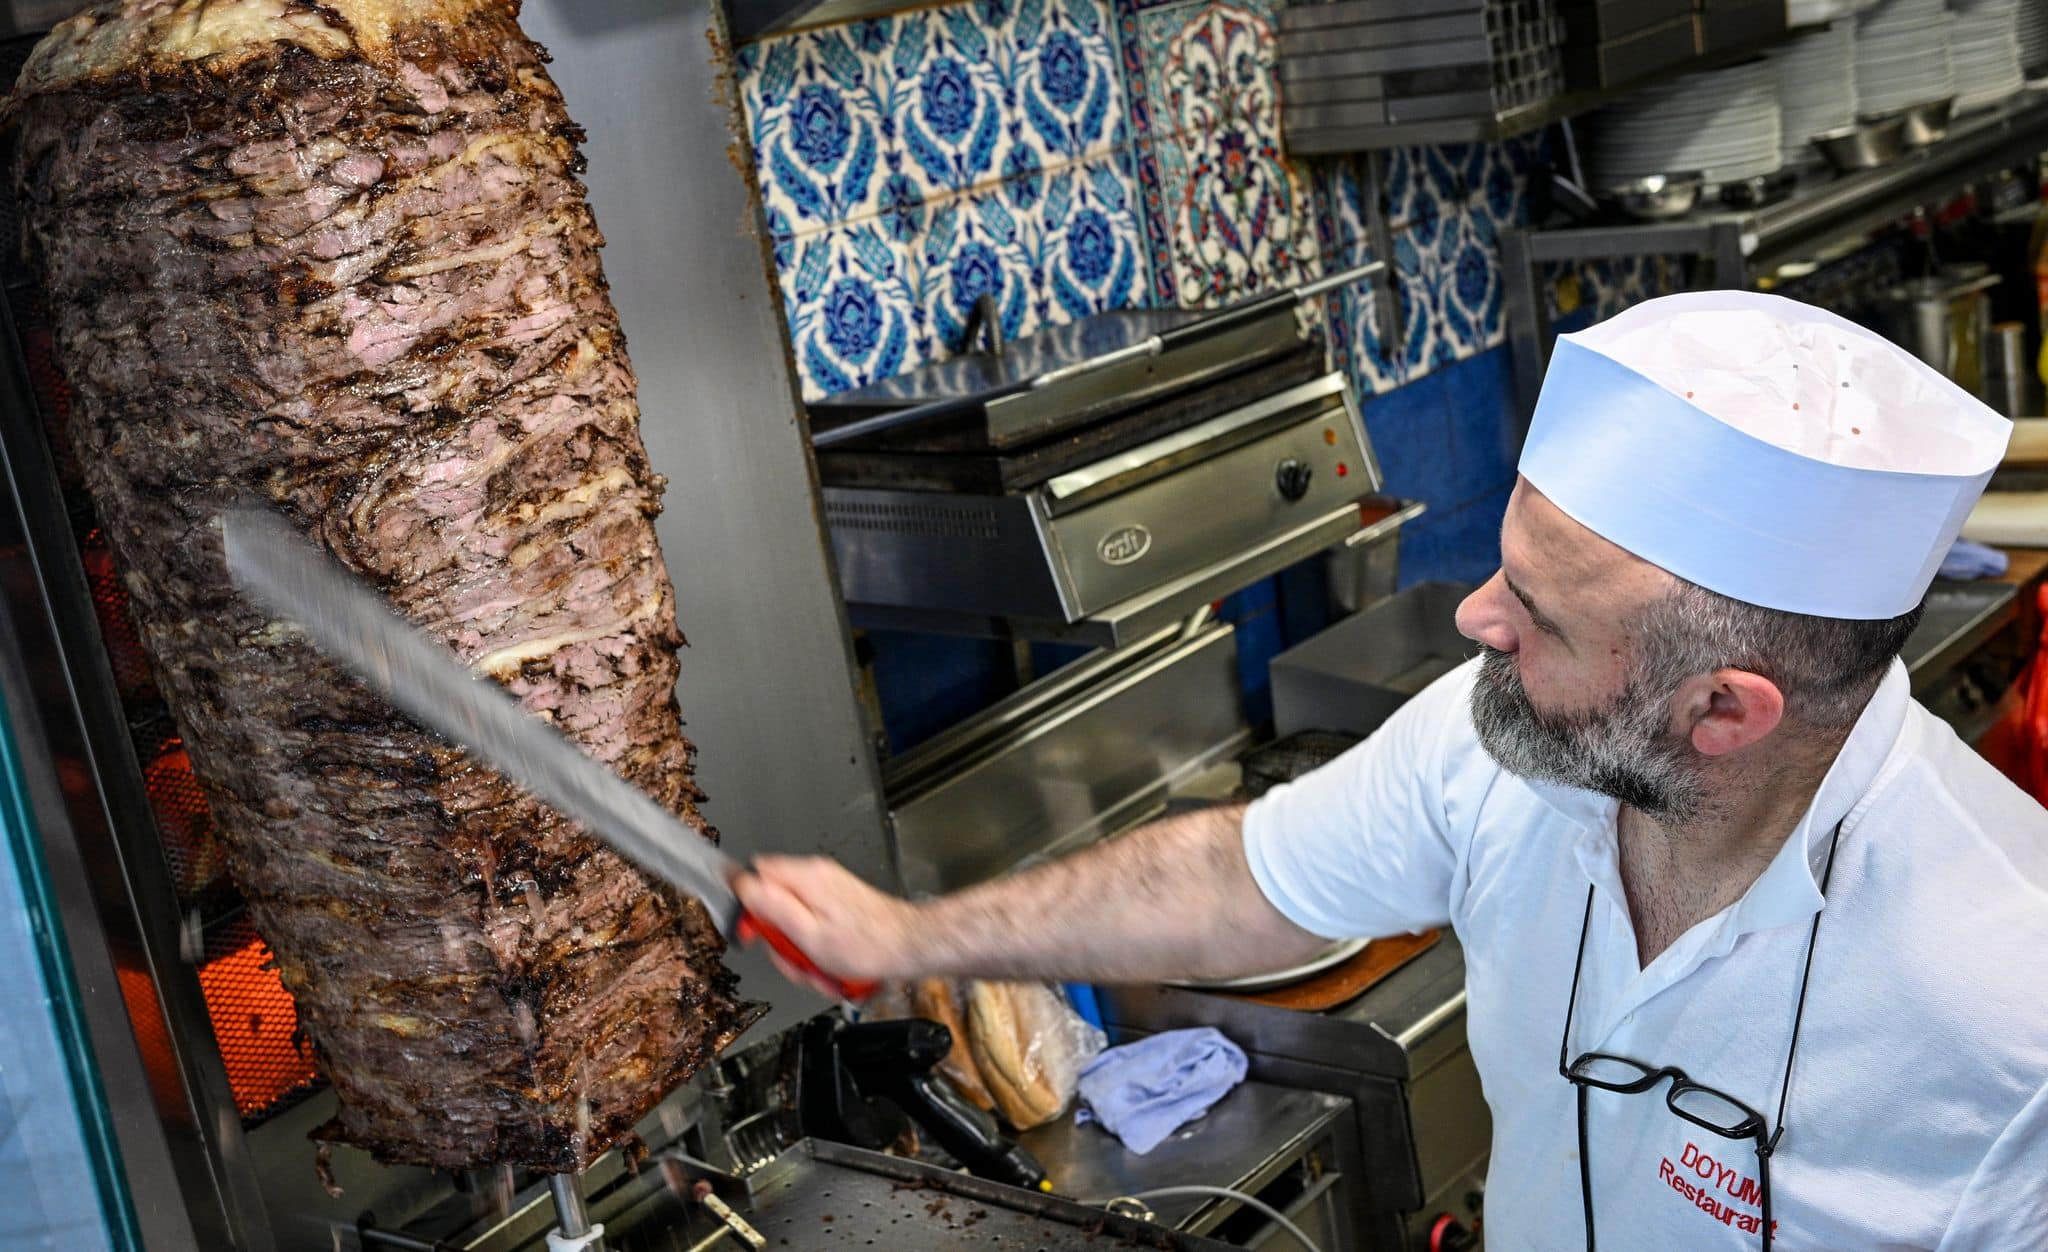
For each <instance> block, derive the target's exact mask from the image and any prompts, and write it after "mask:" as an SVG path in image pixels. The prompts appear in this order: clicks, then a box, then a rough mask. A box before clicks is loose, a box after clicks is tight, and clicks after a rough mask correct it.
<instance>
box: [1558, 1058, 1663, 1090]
mask: <svg viewBox="0 0 2048 1252" xmlns="http://www.w3.org/2000/svg"><path fill="white" fill-rule="evenodd" d="M1572 1073H1573V1074H1574V1075H1576V1076H1577V1077H1580V1078H1583V1079H1585V1080H1586V1081H1587V1082H1590V1083H1598V1084H1599V1085H1600V1086H1603V1087H1629V1086H1633V1085H1635V1084H1636V1083H1639V1082H1641V1081H1642V1080H1643V1079H1644V1078H1645V1077H1646V1076H1647V1075H1648V1074H1649V1073H1650V1071H1649V1070H1647V1069H1645V1068H1644V1067H1642V1066H1640V1065H1638V1064H1636V1063H1635V1062H1634V1061H1628V1060H1623V1059H1622V1058H1620V1057H1616V1056H1601V1055H1600V1054H1598V1053H1594V1054H1592V1055H1590V1056H1582V1057H1580V1058H1579V1059H1578V1061H1577V1062H1576V1063H1575V1064H1574V1065H1573V1066H1572Z"/></svg>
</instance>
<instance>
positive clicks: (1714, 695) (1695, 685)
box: [1673, 669, 1785, 756]
mask: <svg viewBox="0 0 2048 1252" xmlns="http://www.w3.org/2000/svg"><path fill="white" fill-rule="evenodd" d="M1673 712H1674V714H1675V715H1676V716H1677V717H1678V718H1679V719H1680V729H1681V730H1682V731H1683V732H1684V733H1685V734H1686V735H1687V737H1688V738H1690V739H1691V740H1692V746H1693V748H1694V749H1695V750H1696V751H1698V752H1699V754H1700V755H1701V756H1726V755H1728V754H1729V753H1731V752H1740V751H1742V750H1743V749H1744V748H1747V747H1749V746H1751V745H1752V744H1755V743H1758V742H1760V741H1762V740H1763V739H1765V738H1766V737H1768V736H1769V735H1770V733H1771V732H1772V731H1774V730H1776V729H1777V728H1778V726H1779V724H1780V723H1782V722H1783V721H1784V720H1785V693H1784V692H1782V691H1780V690H1778V684H1776V683H1774V682H1772V681H1771V680H1770V679H1768V678H1765V677H1764V676H1763V675H1761V674H1752V673H1750V672H1749V671H1748V670H1745V669H1717V670H1715V671H1714V672H1713V673H1711V674H1701V675H1699V676H1698V677H1696V678H1692V679H1688V680H1687V681H1686V682H1685V684H1684V685H1682V686H1681V687H1680V688H1679V689H1678V698H1677V700H1676V701H1675V702H1674V708H1673Z"/></svg>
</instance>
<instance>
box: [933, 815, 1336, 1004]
mask: <svg viewBox="0 0 2048 1252" xmlns="http://www.w3.org/2000/svg"><path fill="white" fill-rule="evenodd" d="M1243 818H1244V809H1243V808H1242V807H1238V806H1232V807H1226V808H1214V809H1203V810H1199V811H1197V812H1193V813H1185V814H1181V815H1179V816H1177V817H1172V818H1167V819H1165V820H1162V821H1158V822H1154V823H1152V824H1151V825H1149V826H1145V827H1142V828H1140V829H1138V830H1135V831H1132V832H1131V833H1130V834H1128V835H1124V836H1122V837H1120V838H1117V839H1113V840H1110V841H1108V842H1106V843H1101V844H1097V845H1096V846H1094V847H1091V848H1088V849H1086V850H1084V851H1081V852H1077V853H1075V854H1074V855H1072V856H1068V857H1064V858H1062V859H1060V860H1057V861H1051V862H1048V863H1046V864H1043V865H1038V866H1034V867H1033V868H1031V869H1028V870H1025V871H1023V872H1021V873H1017V874H1012V875H1009V876H1008V877H1005V878H999V879H996V880H994V881H992V882H987V883H983V884H981V885H979V886H975V887H970V888H968V889H967V890H965V891H961V892H957V893H955V894H953V895H948V896H942V897H940V898H938V899H935V900H929V901H925V902H922V903H920V904H918V905H917V906H916V909H917V916H916V923H917V924H916V927H915V933H914V938H913V939H912V943H913V945H914V946H915V948H916V949H917V950H916V953H915V957H914V963H915V964H916V965H917V966H918V967H919V968H921V969H923V970H925V971H926V972H928V973H931V974H936V975H946V976H955V977H988V978H1056V979H1071V980H1077V981H1091V982H1138V981H1147V980H1157V979H1161V978H1179V977H1211V978H1217V977H1231V976H1235V975H1240V974H1249V973H1259V972H1263V971H1266V970H1271V969H1279V968H1284V967H1285V966H1287V965H1288V964H1290V963H1291V962H1293V961H1295V960H1298V959H1301V958H1304V957H1306V956H1308V955H1309V954H1311V953H1313V952H1315V951H1316V950H1318V949H1319V948H1321V947H1322V946H1323V945H1324V943H1325V941H1324V940H1322V939H1319V938H1317V937H1316V936H1314V935H1311V934H1309V933H1308V932H1307V931H1304V930H1302V929H1301V928H1300V927H1298V926H1296V925H1295V924H1294V923H1292V922H1290V921H1288V920H1287V918H1286V917H1284V916H1283V915H1282V914H1281V913H1280V912H1279V910H1277V909H1275V908H1274V907H1273V906H1272V905H1271V904H1270V903H1268V902H1267V900H1266V897H1265V895H1264V893H1262V892H1261V891H1260V890H1259V887H1258V883H1257V882H1256V881H1254V880H1253V878H1252V874H1251V867H1250V866H1249V865H1247V864H1246V862H1245V858H1244V848H1243V842H1242V835H1241V830H1242V823H1243Z"/></svg>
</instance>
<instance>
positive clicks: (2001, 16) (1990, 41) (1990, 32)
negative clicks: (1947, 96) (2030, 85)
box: [1949, 0, 2027, 113]
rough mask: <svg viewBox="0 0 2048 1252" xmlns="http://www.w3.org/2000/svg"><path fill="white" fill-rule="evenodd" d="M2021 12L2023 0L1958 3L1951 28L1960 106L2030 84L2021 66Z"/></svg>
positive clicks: (1980, 103)
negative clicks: (2021, 1)
mask: <svg viewBox="0 0 2048 1252" xmlns="http://www.w3.org/2000/svg"><path fill="white" fill-rule="evenodd" d="M2019 17H2020V0H1971V2H1970V3H1967V4H1964V3H1958V4H1957V6H1956V11H1955V23H1954V25H1953V26H1951V27H1950V32H1949V55H1950V59H1951V60H1952V61H1953V63H1954V65H1955V75H1956V112H1958V113H1961V112H1963V111H1965V110H1967V109H1981V108H1986V107H1988V106H1990V105H1994V104H1997V103H1998V102H1999V101H2001V100H2004V99H2005V98H2006V97H2008V96H2013V95H2017V94H2018V93H2019V92H2020V90H2021V89H2022V88H2024V87H2025V86H2026V85H2027V76H2026V74H2025V73H2024V72H2023V71H2022V70H2021V69H2020V40H2019Z"/></svg>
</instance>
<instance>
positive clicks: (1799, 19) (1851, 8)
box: [1785, 0, 1876, 27]
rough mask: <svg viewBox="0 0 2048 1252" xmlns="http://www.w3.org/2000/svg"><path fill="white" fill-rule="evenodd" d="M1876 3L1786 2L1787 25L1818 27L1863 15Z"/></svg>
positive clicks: (1856, 0)
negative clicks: (1841, 18)
mask: <svg viewBox="0 0 2048 1252" xmlns="http://www.w3.org/2000/svg"><path fill="white" fill-rule="evenodd" d="M1874 3H1876V0H1786V2H1785V25H1787V26H1795V27H1796V26H1818V25H1820V24H1821V23H1822V22H1832V21H1834V20H1835V19H1836V18H1838V17H1850V16H1853V15H1854V14H1857V13H1861V12H1862V11H1863V10H1865V9H1867V8H1869V7H1870V6H1871V5H1872V4H1874Z"/></svg>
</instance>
